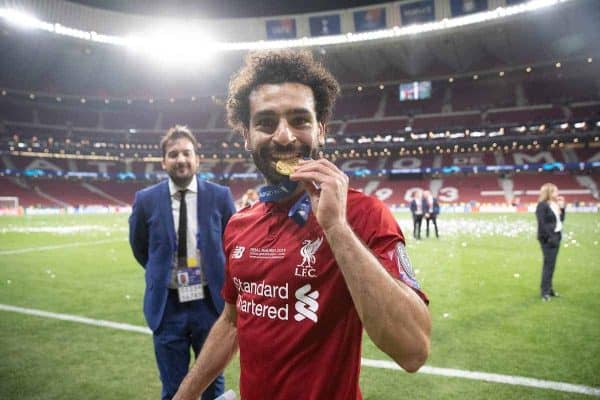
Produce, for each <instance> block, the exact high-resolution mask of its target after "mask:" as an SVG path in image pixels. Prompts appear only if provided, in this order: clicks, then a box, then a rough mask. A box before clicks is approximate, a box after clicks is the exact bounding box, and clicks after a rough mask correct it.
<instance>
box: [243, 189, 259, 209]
mask: <svg viewBox="0 0 600 400" xmlns="http://www.w3.org/2000/svg"><path fill="white" fill-rule="evenodd" d="M256 202H258V192H257V191H256V190H254V189H248V190H246V193H244V195H243V196H242V201H241V202H240V203H241V207H240V208H244V207H249V206H252V205H254V203H256Z"/></svg>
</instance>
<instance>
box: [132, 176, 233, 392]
mask: <svg viewBox="0 0 600 400" xmlns="http://www.w3.org/2000/svg"><path fill="white" fill-rule="evenodd" d="M197 181H198V205H197V216H198V217H197V219H198V233H197V237H196V243H197V247H198V250H199V251H200V254H201V260H202V261H201V266H202V269H203V272H204V275H205V278H206V280H207V283H208V285H207V286H206V287H205V298H204V299H202V300H195V301H191V302H187V303H180V302H179V300H178V296H177V291H176V290H170V289H168V284H169V280H170V278H171V270H172V268H173V259H174V255H175V254H176V253H177V235H176V233H175V225H174V223H173V212H172V205H171V195H170V193H169V183H168V181H167V180H165V181H163V182H160V183H158V184H156V185H154V186H151V187H148V188H145V189H143V190H140V191H139V192H137V193H136V195H135V201H134V204H133V209H132V213H131V216H130V217H129V242H130V244H131V249H132V250H133V255H134V256H135V258H136V260H137V261H138V262H139V263H140V265H141V266H142V267H144V269H145V270H146V271H145V280H146V291H145V293H144V316H145V318H146V321H147V323H148V326H149V327H150V329H151V330H152V332H153V336H154V348H155V353H156V359H157V363H158V368H159V371H160V375H161V381H162V383H163V392H162V398H163V399H170V398H171V397H172V396H173V395H174V394H175V392H176V391H177V388H178V387H179V384H180V383H181V381H182V380H183V378H184V377H185V375H186V373H187V371H188V366H189V361H190V357H189V349H190V346H191V347H192V349H193V350H194V352H195V354H196V355H198V353H199V351H200V349H201V347H202V345H203V344H204V340H205V339H206V336H207V334H208V331H209V330H210V328H211V327H212V324H213V323H214V321H215V320H216V319H217V318H218V316H219V315H220V314H221V312H222V311H223V306H224V303H223V299H222V298H221V288H222V286H223V282H224V276H225V256H224V254H223V244H222V235H223V231H224V229H225V225H226V224H227V222H228V221H229V218H230V217H231V215H233V213H234V212H235V206H234V203H233V199H232V196H231V191H230V190H229V188H227V187H224V186H221V185H217V184H214V183H210V182H205V181H201V180H200V179H198V180H197ZM223 388H224V381H223V377H222V375H221V376H220V377H219V378H218V379H217V380H216V381H215V382H213V385H211V386H210V387H209V388H208V389H207V390H206V391H205V392H204V395H203V397H202V398H203V400H204V399H211V400H212V399H214V398H215V397H217V396H218V395H219V394H220V393H222V392H223Z"/></svg>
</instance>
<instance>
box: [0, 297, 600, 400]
mask: <svg viewBox="0 0 600 400" xmlns="http://www.w3.org/2000/svg"><path fill="white" fill-rule="evenodd" d="M0 310H3V311H11V312H16V313H20V314H27V315H34V316H37V317H44V318H53V319H59V320H63V321H71V322H77V323H80V324H87V325H94V326H100V327H103V328H112V329H119V330H123V331H129V332H138V333H144V334H147V335H150V334H152V332H151V331H150V329H148V328H146V327H143V326H137V325H130V324H124V323H120V322H112V321H104V320H98V319H92V318H86V317H79V316H76V315H70V314H59V313H53V312H48V311H42V310H35V309H31V308H23V307H15V306H10V305H7V304H0ZM362 365H364V366H366V367H373V368H383V369H394V370H400V371H402V368H400V367H399V366H398V365H397V364H396V363H394V362H392V361H383V360H369V359H367V358H363V359H362ZM419 373H422V374H428V375H439V376H449V377H452V378H463V379H472V380H477V381H486V382H494V383H504V384H508V385H518V386H528V387H534V388H539V389H549V390H556V391H560V392H569V393H579V394H586V395H590V396H599V397H600V388H595V387H591V386H584V385H575V384H572V383H565V382H555V381H546V380H542V379H535V378H526V377H522V376H513V375H501V374H491V373H487V372H477V371H464V370H460V369H451V368H437V367H429V366H424V367H422V368H421V369H420V370H419Z"/></svg>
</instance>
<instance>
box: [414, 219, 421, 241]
mask: <svg viewBox="0 0 600 400" xmlns="http://www.w3.org/2000/svg"><path fill="white" fill-rule="evenodd" d="M422 222H423V214H413V236H414V237H415V239H421V223H422Z"/></svg>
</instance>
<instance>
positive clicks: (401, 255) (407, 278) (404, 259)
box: [396, 242, 421, 289]
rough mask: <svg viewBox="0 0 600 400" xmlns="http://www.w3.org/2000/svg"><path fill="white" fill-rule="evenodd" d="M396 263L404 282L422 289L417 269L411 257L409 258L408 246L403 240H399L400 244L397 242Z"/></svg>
mask: <svg viewBox="0 0 600 400" xmlns="http://www.w3.org/2000/svg"><path fill="white" fill-rule="evenodd" d="M396 265H397V266H398V272H399V273H400V279H401V280H402V281H403V282H404V283H406V284H407V285H409V286H410V287H412V288H414V289H421V285H419V282H417V278H416V277H415V271H414V270H413V267H412V264H411V263H410V258H408V253H407V252H406V247H405V246H404V243H402V242H398V244H396Z"/></svg>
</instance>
